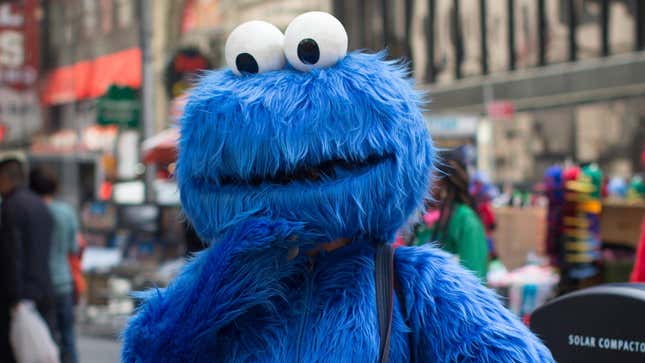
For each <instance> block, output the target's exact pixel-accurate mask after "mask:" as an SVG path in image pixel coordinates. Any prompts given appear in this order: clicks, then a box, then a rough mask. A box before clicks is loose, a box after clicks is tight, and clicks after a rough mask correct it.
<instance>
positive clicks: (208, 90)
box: [122, 12, 553, 363]
mask: <svg viewBox="0 0 645 363" xmlns="http://www.w3.org/2000/svg"><path fill="white" fill-rule="evenodd" d="M346 52H347V34H346V33H345V30H344V28H343V26H342V24H340V22H339V21H338V20H337V19H336V18H334V17H333V16H331V15H329V14H326V13H321V12H311V13H306V14H303V15H300V16H299V17H297V18H295V19H294V20H293V21H292V23H291V24H290V25H289V26H288V28H287V30H286V32H285V33H284V35H283V34H282V33H281V32H280V31H279V30H278V29H277V28H276V27H274V26H273V25H271V24H268V23H265V22H260V21H252V22H248V23H245V24H242V25H240V26H239V27H238V28H236V29H235V30H234V31H233V32H232V33H231V35H230V36H229V39H228V40H227V44H226V59H227V63H228V65H229V67H230V69H227V70H220V71H211V72H208V73H206V74H205V75H204V76H203V77H202V79H201V81H200V82H199V84H198V85H197V87H196V88H195V89H194V90H193V91H192V92H191V94H190V99H189V102H188V104H187V106H186V110H185V115H184V118H183V121H182V125H181V127H182V130H181V139H180V154H179V160H178V170H177V178H178V183H179V187H180V192H181V200H182V204H183V208H184V211H185V214H186V216H187V217H188V218H189V219H190V221H191V222H192V224H193V225H194V227H195V228H196V230H197V232H198V233H199V234H200V236H201V237H202V238H203V239H204V240H209V241H212V245H211V246H210V248H208V249H207V250H205V251H203V252H201V253H199V254H198V255H197V256H195V257H194V259H193V260H192V261H190V262H189V263H188V265H187V266H186V267H185V268H184V270H183V271H182V272H181V273H180V275H179V276H178V277H177V278H176V280H175V281H174V282H173V283H171V284H170V285H169V286H168V287H167V288H165V289H154V290H151V291H148V292H145V293H142V294H141V295H140V297H141V298H142V299H143V300H144V301H143V303H142V305H141V307H140V308H139V309H138V311H137V313H136V315H135V316H134V317H133V318H132V319H131V320H130V322H129V324H128V326H127V328H126V330H125V332H124V336H123V337H124V347H123V352H122V359H123V361H124V362H132V363H135V362H138V363H141V362H374V361H376V360H377V357H378V354H379V343H380V342H379V341H380V339H379V332H378V321H377V320H378V319H377V311H376V304H375V263H374V261H375V259H374V254H375V248H376V246H378V245H379V244H381V243H388V242H390V241H392V240H393V239H394V236H395V232H396V231H397V229H398V228H399V227H400V226H401V225H402V224H403V223H404V222H405V221H406V219H407V218H408V216H409V215H410V214H411V213H412V212H413V211H414V210H415V208H417V207H418V206H419V205H420V203H421V201H422V198H423V197H424V193H425V191H426V190H427V185H428V183H429V182H430V180H429V178H430V175H431V174H432V173H431V172H432V169H433V161H434V160H433V157H434V149H433V146H432V142H431V140H430V137H429V135H428V132H427V130H426V127H425V125H424V120H423V116H422V110H421V108H422V106H423V100H422V96H421V95H420V94H419V93H418V92H416V91H415V90H414V88H413V84H412V82H411V81H410V80H409V79H408V78H407V73H406V71H405V69H404V66H403V65H401V64H400V63H397V62H392V61H387V60H385V59H384V58H385V55H384V54H383V53H377V54H367V53H363V52H353V53H349V54H346ZM330 241H333V242H331V243H330ZM394 269H395V273H396V279H397V281H398V282H399V286H398V288H399V289H400V291H401V295H402V297H403V299H401V300H398V299H397V300H395V301H394V309H393V310H394V312H393V317H392V329H391V335H390V349H389V361H390V362H410V361H416V362H522V363H527V362H552V361H553V359H552V358H551V354H550V353H549V351H548V350H547V349H546V348H545V347H544V346H543V345H542V343H540V341H539V340H538V339H537V338H536V337H535V336H534V335H533V334H531V333H530V332H529V330H528V329H527V328H526V327H525V326H523V325H522V324H521V323H520V322H519V321H518V319H516V318H515V317H514V316H513V315H511V313H509V312H508V311H507V310H506V309H504V308H503V307H502V305H500V303H499V302H498V300H497V298H496V297H495V296H494V295H493V293H491V292H490V291H489V290H488V289H486V288H485V287H483V286H482V285H481V283H480V281H479V280H478V279H477V278H476V277H475V276H474V275H473V274H471V273H470V272H467V271H465V270H464V269H463V268H461V267H460V266H459V265H458V263H457V262H455V261H454V258H453V257H451V256H450V255H448V254H446V253H444V252H442V251H440V250H439V249H437V248H435V247H431V246H429V247H401V248H398V249H396V251H395V257H394ZM400 301H401V302H403V303H400Z"/></svg>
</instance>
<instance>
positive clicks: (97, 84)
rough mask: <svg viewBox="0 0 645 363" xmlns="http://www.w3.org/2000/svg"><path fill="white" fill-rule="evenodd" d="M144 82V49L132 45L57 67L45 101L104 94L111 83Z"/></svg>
mask: <svg viewBox="0 0 645 363" xmlns="http://www.w3.org/2000/svg"><path fill="white" fill-rule="evenodd" d="M113 84H116V85H119V86H130V87H133V88H139V87H140V86H141V50H140V49H139V48H130V49H126V50H123V51H120V52H116V53H112V54H107V55H103V56H100V57H98V58H95V59H93V60H86V61H81V62H78V63H75V64H72V65H70V66H65V67H60V68H56V69H54V70H53V71H51V72H50V73H49V75H48V76H47V82H46V84H45V88H44V90H43V94H42V97H41V99H42V102H43V103H44V104H46V105H54V104H60V103H67V102H72V101H77V100H83V99H88V98H97V97H100V96H102V95H103V94H104V93H105V91H106V90H107V89H108V87H109V86H110V85H113Z"/></svg>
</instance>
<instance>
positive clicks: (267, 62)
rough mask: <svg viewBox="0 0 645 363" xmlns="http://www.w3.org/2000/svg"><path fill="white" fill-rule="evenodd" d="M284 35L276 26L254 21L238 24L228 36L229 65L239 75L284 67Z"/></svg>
mask: <svg viewBox="0 0 645 363" xmlns="http://www.w3.org/2000/svg"><path fill="white" fill-rule="evenodd" d="M283 46H284V35H283V34H282V32H281V31H280V29H278V28H276V26H275V25H273V24H271V23H267V22H266V21H259V20H253V21H249V22H246V23H243V24H240V25H238V26H237V28H235V29H233V31H232V32H231V34H230V35H229V36H228V39H226V45H225V46H224V54H225V57H226V64H228V66H229V67H230V68H231V69H232V70H233V72H234V73H235V74H237V75H241V74H242V73H263V72H269V71H275V70H278V69H282V68H283V67H284V63H285V59H284V50H283V49H284V48H283Z"/></svg>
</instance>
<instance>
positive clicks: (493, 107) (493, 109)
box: [486, 100, 515, 120]
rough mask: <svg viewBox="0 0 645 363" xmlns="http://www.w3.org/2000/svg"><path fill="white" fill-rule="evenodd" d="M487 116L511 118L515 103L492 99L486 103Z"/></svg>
mask: <svg viewBox="0 0 645 363" xmlns="http://www.w3.org/2000/svg"><path fill="white" fill-rule="evenodd" d="M486 111H487V114H488V118H490V119H492V120H512V119H513V115H515V105H514V104H513V102H511V101H503V100H502V101H493V102H489V103H488V104H487V105H486Z"/></svg>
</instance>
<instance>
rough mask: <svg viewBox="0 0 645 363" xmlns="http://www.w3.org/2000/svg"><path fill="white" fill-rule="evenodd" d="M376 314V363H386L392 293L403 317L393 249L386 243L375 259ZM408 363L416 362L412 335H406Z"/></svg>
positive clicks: (390, 324) (401, 296) (392, 306)
mask: <svg viewBox="0 0 645 363" xmlns="http://www.w3.org/2000/svg"><path fill="white" fill-rule="evenodd" d="M374 264H375V269H374V270H375V282H376V313H377V316H378V324H379V337H380V340H379V342H380V343H379V359H378V363H387V362H388V359H389V356H390V335H391V333H392V313H393V309H394V300H393V298H394V297H393V292H394V293H396V295H397V300H398V301H399V306H400V308H401V310H402V314H403V316H405V315H406V314H405V309H406V304H405V296H404V295H403V291H401V284H400V283H399V284H397V283H396V282H397V279H396V277H395V272H394V249H393V248H392V246H391V245H390V244H388V243H382V244H379V245H378V246H377V248H376V257H375V261H374ZM408 348H409V350H410V352H409V354H410V356H409V359H410V360H409V361H410V363H415V362H416V360H417V359H416V353H417V352H416V345H415V342H414V339H413V337H412V333H408Z"/></svg>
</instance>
